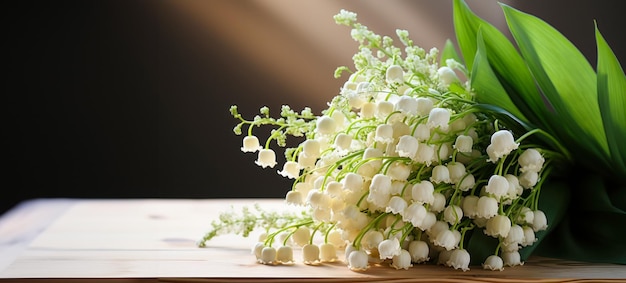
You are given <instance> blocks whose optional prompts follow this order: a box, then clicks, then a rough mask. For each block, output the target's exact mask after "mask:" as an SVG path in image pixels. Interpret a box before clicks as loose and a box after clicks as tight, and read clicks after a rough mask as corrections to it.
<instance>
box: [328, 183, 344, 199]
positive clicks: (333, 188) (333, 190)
mask: <svg viewBox="0 0 626 283" xmlns="http://www.w3.org/2000/svg"><path fill="white" fill-rule="evenodd" d="M326 193H327V194H328V195H329V196H330V197H332V198H338V197H340V196H341V195H342V193H343V185H342V184H341V183H339V182H337V181H330V182H328V184H326Z"/></svg>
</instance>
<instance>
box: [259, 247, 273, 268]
mask: <svg viewBox="0 0 626 283" xmlns="http://www.w3.org/2000/svg"><path fill="white" fill-rule="evenodd" d="M259 262H260V263H262V264H276V263H277V260H276V249H275V248H272V247H264V248H263V250H261V258H260V260H259Z"/></svg>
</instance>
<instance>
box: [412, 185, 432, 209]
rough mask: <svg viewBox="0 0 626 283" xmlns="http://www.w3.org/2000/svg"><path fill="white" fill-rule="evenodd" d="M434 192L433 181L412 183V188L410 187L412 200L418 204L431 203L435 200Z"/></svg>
mask: <svg viewBox="0 0 626 283" xmlns="http://www.w3.org/2000/svg"><path fill="white" fill-rule="evenodd" d="M434 192H435V187H434V186H433V183H431V182H429V181H426V180H424V181H421V182H419V183H417V184H415V185H413V188H411V196H412V198H413V200H414V201H416V202H418V203H420V204H425V203H427V204H433V202H434V201H435V196H434Z"/></svg>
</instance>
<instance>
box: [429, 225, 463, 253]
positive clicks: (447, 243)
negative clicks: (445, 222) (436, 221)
mask: <svg viewBox="0 0 626 283" xmlns="http://www.w3.org/2000/svg"><path fill="white" fill-rule="evenodd" d="M433 244H435V245H436V246H439V247H442V248H445V249H446V250H452V249H454V248H456V247H457V245H458V244H459V241H458V240H457V237H456V236H455V235H454V232H452V231H451V230H449V229H445V230H443V231H440V232H439V234H437V236H436V237H435V239H434V241H433Z"/></svg>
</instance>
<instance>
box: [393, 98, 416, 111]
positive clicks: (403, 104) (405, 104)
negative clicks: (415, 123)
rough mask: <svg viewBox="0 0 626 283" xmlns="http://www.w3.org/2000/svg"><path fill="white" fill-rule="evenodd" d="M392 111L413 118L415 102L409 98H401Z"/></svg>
mask: <svg viewBox="0 0 626 283" xmlns="http://www.w3.org/2000/svg"><path fill="white" fill-rule="evenodd" d="M394 109H395V110H396V111H400V112H402V113H403V114H405V115H410V116H415V115H417V100H416V99H415V98H414V97H411V96H401V97H400V99H398V101H396V105H395V106H394Z"/></svg>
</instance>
